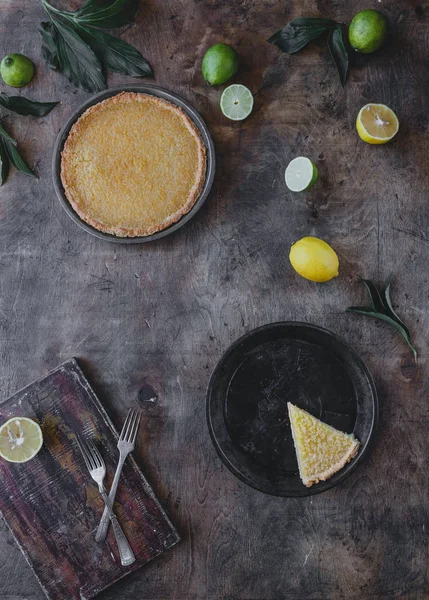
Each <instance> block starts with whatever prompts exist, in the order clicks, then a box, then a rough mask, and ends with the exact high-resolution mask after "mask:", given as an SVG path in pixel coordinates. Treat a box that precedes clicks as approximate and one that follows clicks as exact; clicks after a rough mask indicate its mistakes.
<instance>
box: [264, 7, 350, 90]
mask: <svg viewBox="0 0 429 600" xmlns="http://www.w3.org/2000/svg"><path fill="white" fill-rule="evenodd" d="M325 33H328V48H329V51H330V53H331V56H332V60H333V61H334V63H335V66H336V67H337V70H338V75H339V77H340V81H341V85H342V86H343V87H344V85H345V83H346V79H347V71H348V68H349V56H348V53H347V48H346V44H345V42H344V35H343V28H342V26H341V24H340V23H337V22H336V21H333V20H332V19H322V18H317V17H300V18H298V19H293V21H291V22H290V23H288V24H287V25H285V27H283V28H282V29H280V30H279V31H277V32H276V33H275V34H274V35H272V36H271V37H270V38H269V40H268V41H269V42H270V43H271V44H276V46H278V47H279V48H280V50H283V52H286V53H287V54H294V53H295V52H298V51H299V50H301V49H302V48H304V46H306V45H307V44H309V43H310V42H311V41H312V40H315V39H317V38H319V37H320V36H321V35H323V34H325Z"/></svg>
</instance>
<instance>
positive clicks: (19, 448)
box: [0, 417, 43, 463]
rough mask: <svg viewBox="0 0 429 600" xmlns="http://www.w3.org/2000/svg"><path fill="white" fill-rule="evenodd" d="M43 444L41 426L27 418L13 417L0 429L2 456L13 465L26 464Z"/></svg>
mask: <svg viewBox="0 0 429 600" xmlns="http://www.w3.org/2000/svg"><path fill="white" fill-rule="evenodd" d="M42 444H43V435H42V430H41V429H40V426H39V425H38V424H37V423H36V422H35V421H33V420H32V419H28V418H27V417H13V419H9V421H6V423H4V425H2V426H1V427H0V456H1V457H2V458H4V459H5V460H7V461H9V462H13V463H25V462H27V460H31V459H32V458H34V457H35V456H36V454H37V453H38V452H39V450H40V448H41V447H42Z"/></svg>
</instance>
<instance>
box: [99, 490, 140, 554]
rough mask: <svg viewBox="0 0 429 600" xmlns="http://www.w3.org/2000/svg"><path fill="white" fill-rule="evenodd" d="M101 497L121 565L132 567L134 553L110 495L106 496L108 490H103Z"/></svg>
mask: <svg viewBox="0 0 429 600" xmlns="http://www.w3.org/2000/svg"><path fill="white" fill-rule="evenodd" d="M101 495H102V496H103V500H104V503H105V504H106V509H107V514H108V516H109V519H110V521H111V523H112V527H113V533H114V534H115V538H116V543H117V544H118V550H119V556H120V557H121V565H123V566H127V565H131V564H132V563H133V562H134V561H135V560H136V557H135V556H134V552H133V551H132V548H131V546H130V544H129V542H128V540H127V538H126V536H125V533H124V532H123V530H122V527H121V526H120V525H119V521H118V519H117V518H116V515H115V513H114V512H113V510H112V504H111V502H110V499H109V497H108V495H107V494H106V490H104V489H103V491H102V492H101Z"/></svg>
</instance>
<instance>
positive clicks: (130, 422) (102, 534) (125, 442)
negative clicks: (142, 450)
mask: <svg viewBox="0 0 429 600" xmlns="http://www.w3.org/2000/svg"><path fill="white" fill-rule="evenodd" d="M141 416H142V414H141V411H139V410H136V409H135V408H131V409H130V410H129V411H128V414H127V418H126V419H125V423H124V426H123V427H122V431H121V435H120V436H119V441H118V450H119V461H118V466H117V467H116V473H115V477H114V479H113V483H112V487H111V488H110V493H109V500H110V503H111V505H112V506H113V504H114V502H115V497H116V491H117V489H118V483H119V479H120V477H121V473H122V467H123V466H124V462H125V459H126V458H127V456H128V454H129V453H130V452H132V451H133V450H134V444H135V441H136V437H137V431H138V429H139V426H140V419H141ZM108 529H109V511H108V509H107V506H106V508H105V509H104V512H103V516H102V517H101V521H100V524H99V526H98V529H97V533H96V534H95V540H96V541H97V542H104V540H105V539H106V537H107V531H108Z"/></svg>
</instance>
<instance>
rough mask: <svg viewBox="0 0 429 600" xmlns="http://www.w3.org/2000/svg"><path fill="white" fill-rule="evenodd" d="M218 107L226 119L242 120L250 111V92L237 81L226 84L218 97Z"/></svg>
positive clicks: (251, 100) (251, 98)
mask: <svg viewBox="0 0 429 600" xmlns="http://www.w3.org/2000/svg"><path fill="white" fill-rule="evenodd" d="M220 109H221V111H222V113H223V114H224V115H225V117H228V119H231V120H232V121H242V120H243V119H245V118H246V117H248V116H249V115H250V113H251V112H252V109H253V96H252V92H251V91H250V90H249V89H248V88H247V87H246V86H244V85H241V84H239V83H234V84H233V85H230V86H228V87H227V88H225V89H224V90H223V92H222V96H221V97H220Z"/></svg>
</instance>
